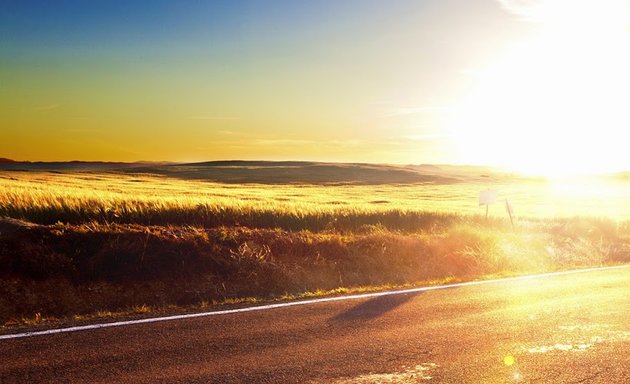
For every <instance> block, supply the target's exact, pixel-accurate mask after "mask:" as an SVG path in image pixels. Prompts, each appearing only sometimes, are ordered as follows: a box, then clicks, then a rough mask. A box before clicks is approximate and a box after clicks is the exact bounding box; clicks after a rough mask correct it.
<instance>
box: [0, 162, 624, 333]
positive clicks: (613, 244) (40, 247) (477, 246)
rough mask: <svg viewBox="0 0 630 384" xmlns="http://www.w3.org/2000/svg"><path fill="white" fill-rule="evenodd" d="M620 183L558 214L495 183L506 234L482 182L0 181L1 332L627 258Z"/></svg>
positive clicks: (91, 176)
mask: <svg viewBox="0 0 630 384" xmlns="http://www.w3.org/2000/svg"><path fill="white" fill-rule="evenodd" d="M598 182H603V181H601V180H600V181H598ZM624 183H627V181H626V182H621V181H620V182H618V184H610V185H608V186H606V187H602V186H601V185H600V187H598V188H600V189H599V191H600V192H601V191H608V192H607V194H604V196H606V199H601V200H593V199H592V198H590V197H589V196H592V195H593V194H595V191H594V190H587V191H586V192H584V191H582V192H580V191H573V194H571V193H568V191H570V189H568V190H567V193H566V194H563V195H562V196H564V199H563V200H562V201H560V202H558V206H554V207H556V208H554V209H555V210H550V209H548V207H545V204H550V203H549V202H553V201H556V200H554V199H556V198H557V197H558V196H559V195H557V194H556V195H555V196H556V197H554V193H556V192H557V188H558V186H553V185H552V184H550V183H548V182H543V181H533V180H518V179H514V180H513V183H512V184H507V182H504V184H503V185H499V186H493V187H494V188H496V189H498V190H499V191H500V193H501V194H502V195H503V196H507V197H510V199H511V201H512V203H513V204H514V206H515V208H516V209H517V213H519V216H518V217H517V221H516V228H515V229H512V227H511V225H510V223H509V220H508V219H507V217H506V215H505V213H504V211H503V208H502V207H501V206H493V207H492V208H491V210H490V212H491V218H490V220H488V221H486V220H485V219H484V218H483V216H482V214H483V211H482V210H481V209H480V208H479V207H478V205H477V198H478V193H479V191H480V190H482V189H485V188H486V187H487V185H484V184H481V183H479V182H471V183H459V184H449V185H435V184H422V185H421V184H415V185H338V186H322V185H258V184H219V183H210V182H204V181H194V180H182V179H175V178H167V177H163V176H158V175H146V174H142V175H140V174H136V175H134V174H131V175H130V174H124V173H114V172H112V173H105V172H100V173H93V172H71V173H64V172H62V173H59V172H0V191H2V193H1V194H0V217H1V216H5V217H9V218H12V219H8V218H4V219H2V218H0V265H1V266H3V268H2V270H1V271H0V322H9V323H16V322H18V323H20V322H21V323H31V324H36V323H39V322H42V321H45V319H50V318H54V317H64V316H71V315H73V314H76V316H77V319H85V318H90V317H93V316H97V317H98V316H100V315H99V313H100V314H101V315H102V316H109V315H112V316H117V315H116V314H128V315H130V314H136V315H138V314H145V313H149V312H152V311H154V310H156V309H158V310H159V308H165V307H168V306H171V305H178V306H182V305H183V306H193V307H194V306H199V307H200V308H206V307H208V306H210V305H218V304H243V303H256V302H259V301H269V300H289V299H298V298H306V297H312V296H319V295H331V294H341V293H356V292H367V291H371V290H380V289H387V288H392V287H407V286H415V285H417V284H418V282H424V283H426V282H427V281H442V282H443V281H452V280H457V281H460V280H466V279H473V278H478V277H480V276H488V275H514V274H523V273H531V272H543V271H550V270H558V269H563V268H573V267H578V266H593V265H602V264H611V263H613V264H614V263H620V262H627V261H629V260H630V223H629V222H628V221H624V220H625V219H627V218H628V214H629V213H630V211H629V212H625V211H624V210H622V209H621V208H620V207H623V206H630V204H629V203H630V201H628V199H629V198H630V197H629V195H628V194H627V193H626V194H624V193H623V192H624V191H625V189H624V188H626V187H627V186H626V184H624ZM595 185H597V184H593V186H595ZM593 188H595V187H593ZM550 191H551V192H550ZM553 191H556V192H553ZM563 204H564V205H563ZM541 205H542V206H543V207H542V208H541ZM558 207H559V208H558ZM613 207H615V208H616V213H615V214H613V213H611V210H612V208H613ZM559 212H567V213H568V214H569V216H572V217H565V216H560V217H558V216H557V214H558V213H559ZM593 215H594V216H595V217H593ZM16 219H17V220H16ZM424 283H422V284H424ZM95 313H96V315H95ZM37 314H39V315H37ZM16 319H18V320H16ZM19 319H21V320H19Z"/></svg>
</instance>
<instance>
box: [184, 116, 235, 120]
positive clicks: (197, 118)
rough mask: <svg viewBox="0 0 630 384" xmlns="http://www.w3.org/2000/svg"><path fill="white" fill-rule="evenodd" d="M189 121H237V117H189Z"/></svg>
mask: <svg viewBox="0 0 630 384" xmlns="http://www.w3.org/2000/svg"><path fill="white" fill-rule="evenodd" d="M188 119H189V120H239V119H240V118H239V117H234V116H189V117H188Z"/></svg>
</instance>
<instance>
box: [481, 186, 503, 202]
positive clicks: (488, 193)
mask: <svg viewBox="0 0 630 384" xmlns="http://www.w3.org/2000/svg"><path fill="white" fill-rule="evenodd" d="M498 196H499V194H498V193H497V191H495V190H492V189H486V190H485V191H481V192H480V193H479V206H482V205H490V204H496V203H497V198H498Z"/></svg>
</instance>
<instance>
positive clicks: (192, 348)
mask: <svg viewBox="0 0 630 384" xmlns="http://www.w3.org/2000/svg"><path fill="white" fill-rule="evenodd" d="M629 300H630V268H625V269H617V270H606V271H596V272H588V273H578V274H572V275H562V276H552V277H545V278H538V279H531V280H523V281H511V282H498V283H492V284H487V285H477V286H466V287H460V288H450V289H444V290H436V291H429V292H423V293H417V294H401V295H391V296H381V297H373V298H363V299H354V300H348V301H337V302H328V303H316V304H310V305H302V306H296V307H286V308H277V309H271V310H267V311H258V312H246V313H236V314H229V315H222V316H213V317H203V318H195V319H186V320H177V321H166V322H159V323H151V324H138V325H130V326H125V327H115V328H104V329H98V330H89V331H79V332H72V333H63V334H55V335H45V336H34V337H27V338H20V339H11V340H0V384H7V383H39V382H45V383H66V382H67V383H158V382H159V383H337V384H347V383H624V382H628V383H630V302H629Z"/></svg>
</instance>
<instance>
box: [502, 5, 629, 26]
mask: <svg viewBox="0 0 630 384" xmlns="http://www.w3.org/2000/svg"><path fill="white" fill-rule="evenodd" d="M497 2H498V3H499V5H500V6H501V8H503V9H504V10H505V11H507V12H509V13H511V14H513V15H515V16H518V17H519V18H520V19H522V20H524V21H529V22H535V23H543V22H545V21H548V20H549V19H556V18H558V17H562V18H563V19H564V18H569V19H571V18H579V19H586V20H588V19H593V18H598V17H602V16H605V17H610V16H611V15H614V17H615V18H617V19H619V20H621V19H623V20H624V21H625V22H626V24H627V23H629V22H630V1H628V0H599V1H596V2H595V1H579V0H578V1H576V0H497ZM586 20H584V21H586Z"/></svg>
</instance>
